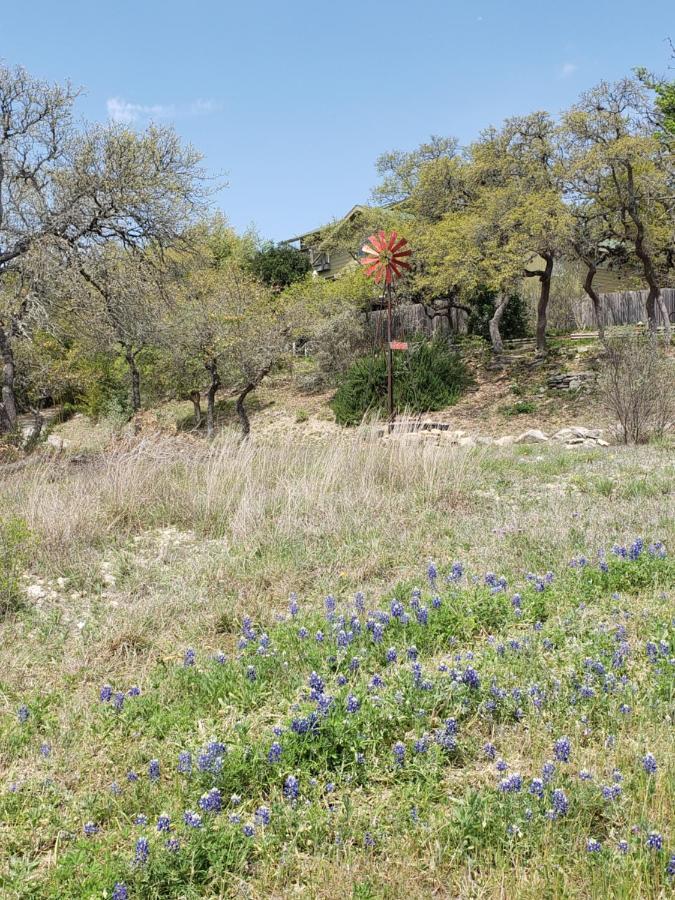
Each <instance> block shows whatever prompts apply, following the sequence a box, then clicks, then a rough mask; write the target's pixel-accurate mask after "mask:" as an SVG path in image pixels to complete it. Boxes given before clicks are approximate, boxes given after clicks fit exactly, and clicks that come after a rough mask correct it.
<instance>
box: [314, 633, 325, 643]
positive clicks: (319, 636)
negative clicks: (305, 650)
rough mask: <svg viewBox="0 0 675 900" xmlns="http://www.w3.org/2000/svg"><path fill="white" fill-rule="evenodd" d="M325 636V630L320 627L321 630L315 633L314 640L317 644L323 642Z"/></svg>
mask: <svg viewBox="0 0 675 900" xmlns="http://www.w3.org/2000/svg"><path fill="white" fill-rule="evenodd" d="M323 637H324V635H323V631H321V629H319V631H317V633H316V634H315V635H314V640H315V641H316V642H317V644H323Z"/></svg>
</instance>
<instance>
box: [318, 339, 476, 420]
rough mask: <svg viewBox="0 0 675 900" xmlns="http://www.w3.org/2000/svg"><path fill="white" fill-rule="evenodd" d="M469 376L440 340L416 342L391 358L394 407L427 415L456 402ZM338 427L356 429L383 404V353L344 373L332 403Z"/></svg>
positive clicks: (384, 377) (385, 374)
mask: <svg viewBox="0 0 675 900" xmlns="http://www.w3.org/2000/svg"><path fill="white" fill-rule="evenodd" d="M468 382H469V377H468V374H467V371H466V367H465V366H464V363H463V362H462V360H461V359H460V357H459V356H458V354H457V353H455V352H454V351H452V350H451V349H450V348H449V347H448V345H447V343H446V341H445V340H443V339H442V338H437V339H434V340H432V341H425V340H421V339H416V340H414V341H412V342H411V345H410V349H409V350H408V351H407V352H404V353H401V352H397V353H395V354H394V407H395V409H396V410H402V409H409V410H410V411H411V412H430V411H433V410H436V409H442V408H443V407H445V406H451V405H452V404H453V403H456V402H457V400H458V398H459V396H460V394H461V393H462V391H463V390H464V388H465V387H466V386H467V384H468ZM331 405H332V408H333V412H334V413H335V418H336V419H337V421H338V422H339V423H340V424H341V425H358V424H359V422H361V420H362V419H363V416H364V415H365V414H366V413H368V412H384V411H385V410H386V405H387V359H386V353H385V352H382V353H378V354H374V355H370V356H365V357H362V358H361V359H359V360H357V361H356V362H355V363H354V364H353V365H352V367H351V368H350V369H349V371H348V372H347V373H346V375H345V377H344V379H343V381H342V384H341V385H340V387H339V388H338V391H337V393H336V395H335V397H334V398H333V402H332V404H331Z"/></svg>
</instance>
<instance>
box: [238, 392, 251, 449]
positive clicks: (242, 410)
mask: <svg viewBox="0 0 675 900" xmlns="http://www.w3.org/2000/svg"><path fill="white" fill-rule="evenodd" d="M254 387H255V385H254V384H253V382H252V381H251V382H249V383H248V384H247V385H246V387H245V388H244V390H243V391H242V392H241V394H239V396H238V397H237V416H239V422H240V424H241V433H242V437H245V438H247V437H248V436H249V434H250V433H251V422H250V421H249V418H248V413H247V411H246V405H245V404H246V398H247V397H248V395H249V394H250V393H251V391H252V390H253V388H254Z"/></svg>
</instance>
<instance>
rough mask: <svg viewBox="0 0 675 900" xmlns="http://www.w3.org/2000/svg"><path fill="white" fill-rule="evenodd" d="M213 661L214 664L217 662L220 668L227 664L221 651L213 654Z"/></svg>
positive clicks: (225, 657)
mask: <svg viewBox="0 0 675 900" xmlns="http://www.w3.org/2000/svg"><path fill="white" fill-rule="evenodd" d="M213 659H214V662H217V663H218V665H221V666H223V665H225V663H226V662H227V656H225V654H224V653H223V651H222V650H218V651H217V652H216V653H214V654H213Z"/></svg>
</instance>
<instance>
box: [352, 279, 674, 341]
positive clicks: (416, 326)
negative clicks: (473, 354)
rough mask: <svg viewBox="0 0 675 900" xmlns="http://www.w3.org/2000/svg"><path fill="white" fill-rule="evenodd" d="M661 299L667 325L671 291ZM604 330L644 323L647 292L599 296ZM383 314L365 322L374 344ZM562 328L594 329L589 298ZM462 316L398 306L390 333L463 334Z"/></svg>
mask: <svg viewBox="0 0 675 900" xmlns="http://www.w3.org/2000/svg"><path fill="white" fill-rule="evenodd" d="M661 296H662V297H663V300H664V302H665V305H666V309H667V310H668V315H669V317H670V320H671V322H675V288H662V290H661ZM600 299H601V301H602V307H603V314H604V319H605V325H606V326H612V325H634V324H636V323H637V322H644V323H645V324H646V323H647V308H646V305H645V304H646V301H647V291H614V292H613V293H608V294H600ZM386 316H387V314H386V311H384V310H380V309H378V310H373V311H372V312H370V313H368V320H369V323H370V326H371V328H372V330H373V334H374V337H375V341H376V343H380V342H382V341H384V340H385V335H386V328H387V320H386ZM564 318H565V319H566V321H565V322H564V327H566V328H568V329H569V330H570V331H574V330H577V329H582V328H591V329H593V330H595V329H596V328H597V322H596V319H595V310H594V308H593V304H592V303H591V300H590V298H589V297H583V298H581V299H579V300H574V301H572V303H570V304H569V307H568V314H567V315H565V316H564ZM466 323H467V316H466V313H464V312H462V311H461V310H458V309H452V310H450V316H449V317H448V313H447V312H446V311H443V312H433V311H432V310H431V309H430V308H429V307H426V308H425V307H424V306H423V305H422V304H421V303H402V304H401V305H400V306H398V307H395V309H394V315H393V322H392V325H393V327H392V331H393V334H394V335H395V336H396V337H398V338H401V337H406V336H410V335H412V334H415V333H416V332H420V333H422V334H427V335H432V334H436V333H437V332H439V331H441V332H447V331H452V332H454V333H456V334H457V333H459V334H465V333H466ZM656 323H657V325H658V326H661V325H663V320H662V316H661V310H660V309H659V308H658V307H657V309H656Z"/></svg>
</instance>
